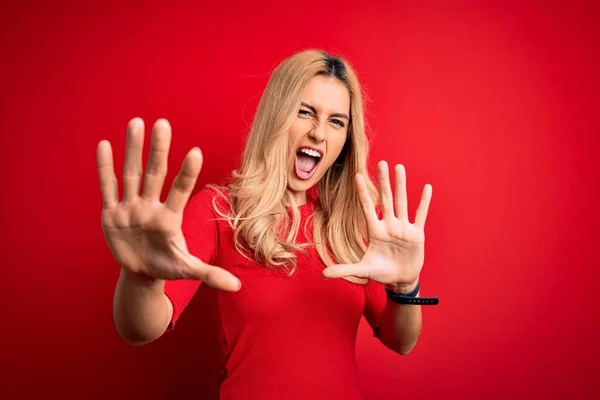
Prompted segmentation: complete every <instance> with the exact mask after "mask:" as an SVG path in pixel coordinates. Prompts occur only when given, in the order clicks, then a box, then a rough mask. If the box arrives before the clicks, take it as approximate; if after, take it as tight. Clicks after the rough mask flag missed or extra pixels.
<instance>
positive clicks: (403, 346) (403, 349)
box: [382, 341, 417, 356]
mask: <svg viewBox="0 0 600 400" xmlns="http://www.w3.org/2000/svg"><path fill="white" fill-rule="evenodd" d="M382 343H383V344H384V345H385V347H387V348H388V349H390V350H392V351H393V352H394V353H398V354H400V355H403V356H407V355H408V354H409V353H411V352H412V351H413V350H414V348H415V347H416V345H417V342H413V343H393V344H390V343H385V342H383V341H382Z"/></svg>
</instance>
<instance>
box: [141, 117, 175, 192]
mask: <svg viewBox="0 0 600 400" xmlns="http://www.w3.org/2000/svg"><path fill="white" fill-rule="evenodd" d="M170 146H171V125H170V124H169V121H167V120H166V119H163V118H161V119H159V120H157V121H156V123H155V124H154V127H153V128H152V139H151V141H150V156H149V158H148V165H147V167H146V179H145V180H144V193H143V195H142V196H143V197H144V198H145V199H146V200H149V201H160V194H161V192H162V187H163V183H164V182H165V176H166V175H167V163H168V156H169V147H170Z"/></svg>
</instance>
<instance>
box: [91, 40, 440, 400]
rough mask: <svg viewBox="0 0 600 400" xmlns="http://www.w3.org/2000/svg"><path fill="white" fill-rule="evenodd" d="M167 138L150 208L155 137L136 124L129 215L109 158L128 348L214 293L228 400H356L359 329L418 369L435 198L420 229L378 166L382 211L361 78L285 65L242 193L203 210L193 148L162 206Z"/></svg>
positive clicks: (399, 186)
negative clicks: (371, 172) (200, 292)
mask: <svg viewBox="0 0 600 400" xmlns="http://www.w3.org/2000/svg"><path fill="white" fill-rule="evenodd" d="M170 135H171V131H170V127H169V124H168V122H167V121H165V120H159V121H157V122H156V123H155V125H154V128H153V133H152V141H151V149H150V157H149V160H148V165H147V169H146V176H145V181H144V187H143V192H142V194H141V195H140V193H139V192H140V187H141V184H140V181H141V178H142V161H141V160H142V150H141V149H142V147H143V138H144V125H143V121H141V120H140V119H133V120H132V121H130V123H129V126H128V132H127V150H126V160H125V168H124V176H123V180H124V185H123V187H124V193H123V199H122V201H121V202H119V200H118V193H117V192H118V189H117V187H118V183H117V179H116V176H115V173H114V168H113V161H112V153H111V147H110V143H108V142H107V141H102V142H100V143H99V145H98V170H99V176H100V183H101V189H102V197H103V210H102V226H103V230H104V234H105V237H106V240H107V243H108V245H109V247H110V249H111V251H112V253H113V255H114V257H115V258H116V260H117V261H118V262H119V264H120V265H121V266H122V268H121V274H120V277H119V280H118V283H117V287H116V290H115V297H114V320H115V325H116V328H117V330H118V332H119V334H120V335H121V336H122V337H123V338H124V339H125V340H126V341H127V342H129V343H131V344H134V345H139V344H144V343H148V342H151V341H154V340H156V339H157V338H159V337H160V336H162V335H163V334H164V333H165V332H166V331H168V330H169V329H172V328H173V327H174V325H175V323H176V321H177V319H178V318H179V316H180V315H181V313H182V311H183V310H184V308H185V306H186V305H187V304H188V302H189V301H190V299H191V298H192V296H193V295H194V293H195V292H196V290H197V289H198V287H199V285H200V283H201V282H204V284H206V285H209V286H210V287H211V288H214V289H215V290H214V294H215V315H216V316H217V321H218V323H219V324H220V327H221V331H220V338H221V340H220V343H219V345H220V348H221V350H222V353H223V356H224V357H223V360H224V361H223V370H222V380H221V389H220V390H221V398H222V399H254V398H256V399H268V398H277V399H279V398H286V399H288V400H289V399H308V398H310V399H317V398H328V399H331V398H344V399H359V398H360V394H359V390H358V387H357V383H356V365H355V361H354V346H355V338H356V333H357V328H358V324H359V322H360V318H361V316H362V315H364V316H365V317H366V319H367V320H368V322H369V324H370V325H371V327H372V328H373V329H374V332H375V335H376V336H377V337H378V338H379V339H380V340H381V342H382V343H383V344H384V345H385V346H387V347H389V348H390V349H392V350H394V351H396V352H398V353H401V354H407V353H408V352H409V351H410V350H411V349H412V348H413V347H414V346H415V344H416V342H417V338H418V336H419V333H420V330H421V310H420V307H418V306H416V305H415V304H413V303H418V302H422V303H424V304H428V303H434V302H435V301H434V300H419V299H418V298H417V295H418V291H419V285H418V284H419V273H420V271H421V268H422V266H423V259H424V232H423V226H424V224H425V219H426V216H427V210H428V207H429V202H430V199H431V190H432V189H431V186H430V185H426V186H425V188H424V190H423V196H422V198H421V202H420V205H419V207H418V210H417V214H416V218H415V222H414V224H411V223H410V222H409V220H408V215H407V204H406V203H407V202H406V185H405V172H404V168H403V167H402V166H401V165H398V166H396V168H395V182H396V194H397V196H396V199H395V201H394V199H393V198H392V191H391V186H390V181H389V173H388V167H387V164H386V163H385V162H381V163H379V165H378V183H379V187H380V193H379V196H377V191H376V190H375V187H374V185H373V183H372V182H371V181H370V179H369V177H368V173H367V156H368V147H369V146H368V140H367V136H366V134H365V128H364V116H363V105H362V98H361V89H360V85H359V82H358V80H357V77H356V75H355V73H354V71H353V70H352V68H351V67H350V65H349V64H348V63H347V62H346V61H344V60H343V59H340V58H337V57H333V56H330V55H328V54H327V53H325V52H322V51H313V50H309V51H303V52H300V53H298V54H295V55H293V56H292V57H290V58H288V59H287V60H285V61H284V62H282V63H281V64H280V65H279V66H278V67H277V68H276V70H275V71H274V72H273V75H272V76H271V79H270V80H269V83H268V85H267V87H266V89H265V92H264V94H263V96H262V98H261V101H260V104H259V106H258V109H257V113H256V116H255V119H254V122H253V126H252V129H251V132H250V135H249V137H248V140H247V143H246V147H245V150H244V154H243V160H242V165H241V168H240V170H239V171H236V172H234V174H233V177H232V180H231V182H230V184H229V185H227V186H226V187H218V186H209V187H207V188H205V189H204V190H202V191H201V192H199V193H197V194H196V195H194V196H191V193H192V191H193V188H194V185H195V182H196V178H197V176H198V174H199V172H200V169H201V167H202V155H201V152H200V151H199V149H197V148H194V149H192V150H191V151H190V152H189V153H188V154H187V155H186V157H185V159H184V161H183V165H182V167H181V170H180V172H179V174H178V175H177V177H176V178H175V180H174V182H173V185H172V187H171V190H170V192H169V194H168V196H167V199H166V201H165V203H164V204H163V203H161V202H160V199H159V197H160V193H161V190H162V187H163V183H164V179H165V173H166V166H167V154H168V150H169V144H170V137H171V136H170ZM190 197H191V198H190ZM377 197H379V199H380V203H381V211H382V214H383V215H382V217H383V218H382V219H381V220H379V218H378V215H377V212H376V209H375V204H374V203H375V202H377V200H376V199H377ZM394 208H395V211H394ZM332 278H343V279H332ZM384 288H385V291H384ZM386 293H387V296H386Z"/></svg>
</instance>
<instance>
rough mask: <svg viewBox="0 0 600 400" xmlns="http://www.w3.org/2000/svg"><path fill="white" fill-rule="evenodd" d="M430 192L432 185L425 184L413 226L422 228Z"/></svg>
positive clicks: (427, 210)
mask: <svg viewBox="0 0 600 400" xmlns="http://www.w3.org/2000/svg"><path fill="white" fill-rule="evenodd" d="M432 193H433V187H432V186H431V185H430V184H427V185H425V187H424V188H423V194H422V195H421V201H420V202H419V207H418V208H417V215H416V216H415V226H416V227H418V228H421V229H422V228H424V227H425V220H427V213H428V212H429V204H430V203H431V196H432Z"/></svg>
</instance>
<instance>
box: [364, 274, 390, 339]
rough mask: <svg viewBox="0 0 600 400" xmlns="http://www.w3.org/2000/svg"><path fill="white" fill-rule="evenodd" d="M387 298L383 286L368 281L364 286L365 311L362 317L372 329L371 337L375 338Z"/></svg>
mask: <svg viewBox="0 0 600 400" xmlns="http://www.w3.org/2000/svg"><path fill="white" fill-rule="evenodd" d="M386 299H387V297H386V295H385V289H384V287H383V284H381V283H379V282H375V281H371V280H369V282H367V284H366V285H365V309H364V312H363V315H364V316H365V319H366V320H367V322H368V323H369V325H370V326H371V329H373V335H374V336H375V337H377V335H378V330H379V326H380V324H381V316H382V314H383V309H384V308H385V303H386V301H387V300H386Z"/></svg>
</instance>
